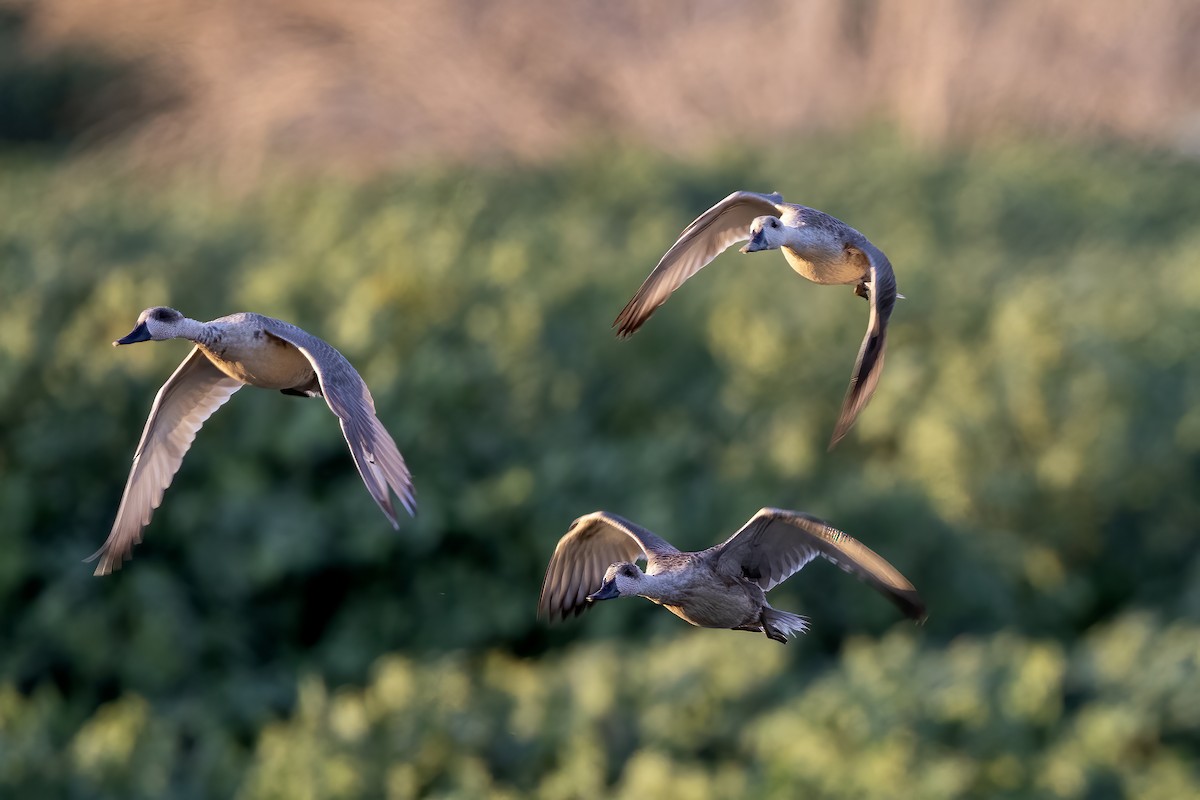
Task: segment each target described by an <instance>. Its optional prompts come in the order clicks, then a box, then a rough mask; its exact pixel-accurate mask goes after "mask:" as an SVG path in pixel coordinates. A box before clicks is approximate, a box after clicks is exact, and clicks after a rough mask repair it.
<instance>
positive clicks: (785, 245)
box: [613, 192, 903, 450]
mask: <svg viewBox="0 0 1200 800" xmlns="http://www.w3.org/2000/svg"><path fill="white" fill-rule="evenodd" d="M738 242H747V244H746V245H745V246H743V247H742V252H743V253H756V252H758V251H759V250H782V251H783V255H784V258H786V259H787V262H788V264H789V265H791V267H792V269H793V270H795V271H796V272H798V273H800V275H802V276H803V277H805V278H808V279H809V280H810V281H813V282H814V283H825V284H853V285H854V292H855V294H857V295H859V296H860V297H863V298H866V300H867V301H868V302H869V303H870V307H871V311H870V317H869V318H868V321H867V334H866V337H865V338H864V339H863V342H862V346H861V347H860V348H859V350H858V360H857V361H856V362H855V364H854V372H853V373H852V374H851V376H850V388H849V390H847V392H846V397H845V400H844V401H843V402H842V410H841V413H840V414H838V419H837V423H836V425H835V426H834V430H833V437H832V438H831V439H830V442H829V449H831V450H832V449H833V448H834V446H835V445H837V443H838V442H839V441H841V439H842V437H843V436H845V435H846V433H847V432H848V431H849V430H850V426H852V425H853V424H854V420H855V419H857V418H858V414H859V412H860V411H862V409H863V407H864V406H866V404H867V401H868V400H870V399H871V395H872V394H874V392H875V387H876V386H877V385H878V384H879V376H880V374H881V373H882V371H883V355H884V346H885V344H886V342H887V324H888V318H889V317H891V315H892V307H893V306H894V305H895V304H896V298H897V297H898V296H903V295H897V293H896V276H895V275H894V274H893V273H892V265H891V262H889V261H888V259H887V256H885V255H884V254H883V252H882V251H881V250H880V249H879V248H877V247H876V246H875V245H873V244H871V242H870V241H869V240H868V239H867V237H865V236H863V235H862V234H861V233H859V232H858V231H856V230H855V229H854V228H851V227H850V226H849V225H847V224H846V223H844V222H842V221H841V220H839V219H837V218H836V217H832V216H830V215H829V214H826V213H825V212H823V211H818V210H817V209H815V208H808V207H807V206H799V205H795V204H792V203H785V202H783V197H782V196H780V195H778V194H758V193H756V192H734V193H733V194H731V195H729V196H728V197H726V198H725V199H724V200H722V201H721V202H719V203H717V204H716V205H715V206H713V207H712V208H710V209H709V210H708V211H705V212H704V213H703V214H701V215H700V216H699V217H698V218H697V219H696V220H695V221H694V222H693V223H692V224H691V225H688V226H687V227H686V228H684V230H683V233H682V234H680V235H679V239H678V240H677V241H676V242H675V244H673V245H672V246H671V249H670V250H668V251H667V253H666V255H664V256H663V257H662V259H661V260H660V261H659V262H658V266H656V267H655V268H654V270H653V271H652V272H651V273H650V275H649V277H647V278H646V280H645V282H643V283H642V286H641V288H640V289H638V290H637V293H636V294H635V295H634V296H633V299H631V300H630V301H629V302H628V303H627V304H626V305H625V308H624V309H622V311H621V313H620V314H619V315H618V316H617V319H616V320H615V321H614V322H613V327H615V328H616V329H617V335H618V336H620V337H622V338H624V337H627V336H630V335H632V334H633V332H634V331H636V330H637V329H638V328H640V327H641V326H642V324H643V323H644V322H645V321H646V320H647V319H649V318H650V315H651V314H653V313H654V310H655V309H657V308H658V307H659V306H661V305H662V304H663V303H665V302H666V301H667V298H668V297H669V296H670V295H671V292H673V291H675V290H676V289H678V288H679V287H680V286H681V285H682V284H683V282H684V281H686V280H687V279H688V278H690V277H692V276H693V275H695V274H696V273H697V272H699V271H700V270H701V269H702V268H703V267H705V266H706V265H707V264H708V263H709V262H711V261H712V260H713V259H714V258H716V257H717V256H718V255H720V254H721V253H722V252H723V251H724V250H726V249H727V248H728V247H730V246H731V245H734V244H737V243H738Z"/></svg>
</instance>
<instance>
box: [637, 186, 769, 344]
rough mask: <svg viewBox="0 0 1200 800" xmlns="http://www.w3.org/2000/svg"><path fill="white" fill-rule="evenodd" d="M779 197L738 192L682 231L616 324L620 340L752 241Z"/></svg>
mask: <svg viewBox="0 0 1200 800" xmlns="http://www.w3.org/2000/svg"><path fill="white" fill-rule="evenodd" d="M782 203H783V197H781V196H780V195H778V194H769V195H768V194H759V193H757V192H734V193H732V194H731V195H729V196H728V197H726V198H725V199H724V200H722V201H721V202H719V203H717V204H716V205H714V206H713V207H712V208H710V209H708V210H707V211H705V212H704V213H703V214H701V215H700V216H699V217H697V218H696V219H695V220H693V221H692V223H691V224H690V225H688V226H687V227H686V228H684V229H683V233H681V234H679V238H678V239H676V240H675V244H673V245H671V248H670V249H669V250H667V252H666V253H665V254H664V255H663V257H662V258H661V259H659V261H658V264H657V265H655V267H654V269H653V270H651V271H650V274H649V275H648V276H647V277H646V280H644V281H643V282H642V285H641V287H639V288H638V290H637V292H636V293H634V295H633V297H632V298H631V299H630V300H629V302H628V303H626V304H625V307H624V308H623V309H621V313H620V314H618V315H617V318H616V319H615V320H614V321H613V327H614V328H616V329H617V336H618V338H622V339H624V338H626V337H628V336H632V335H633V333H634V332H635V331H637V329H638V328H640V327H641V326H642V325H643V324H644V323H645V322H646V320H648V319H649V318H650V315H651V314H653V313H654V311H655V310H656V309H657V308H658V307H659V306H661V305H662V304H663V303H665V302H666V301H667V298H668V297H670V295H671V293H672V292H674V291H675V290H676V289H678V288H679V287H680V286H682V285H683V283H684V282H685V281H686V280H687V279H688V278H690V277H692V276H693V275H695V274H696V273H697V272H699V271H700V270H701V269H703V268H704V267H706V266H708V264H710V263H711V262H712V260H713V259H715V258H716V257H717V256H718V255H720V254H721V253H722V252H723V251H725V250H726V249H728V248H729V247H730V246H732V245H734V244H736V243H738V242H742V241H745V240H747V239H749V238H750V223H751V222H753V221H754V219H755V217H760V216H763V215H765V214H775V213H779V208H780V204H782Z"/></svg>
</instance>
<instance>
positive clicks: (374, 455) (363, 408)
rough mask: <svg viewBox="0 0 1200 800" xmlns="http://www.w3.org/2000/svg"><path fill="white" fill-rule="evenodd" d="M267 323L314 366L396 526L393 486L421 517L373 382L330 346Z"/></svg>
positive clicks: (370, 485)
mask: <svg viewBox="0 0 1200 800" xmlns="http://www.w3.org/2000/svg"><path fill="white" fill-rule="evenodd" d="M262 322H263V327H264V328H265V329H266V331H267V333H269V334H271V335H272V336H277V337H278V338H280V339H282V340H284V341H285V342H287V343H288V344H291V345H293V346H294V347H296V349H298V350H299V351H300V352H301V353H303V354H304V356H305V358H307V359H308V361H309V363H310V364H312V367H313V371H314V372H316V373H317V380H318V381H319V382H320V384H321V394H322V395H324V397H325V402H326V403H327V404H328V405H329V409H330V410H331V411H332V412H333V413H334V414H335V415H336V416H337V418H338V420H339V421H340V422H341V425H342V434H343V435H344V436H345V437H346V444H347V445H349V447H350V455H352V456H353V457H354V463H355V465H356V466H357V467H358V474H359V475H361V476H362V480H363V483H364V484H366V487H367V491H368V492H370V493H371V497H373V498H375V502H376V503H378V504H379V508H380V509H381V510H382V511H383V513H384V515H385V516H386V517H387V518H388V522H390V523H391V524H392V527H393V528H399V527H400V523H399V521H398V520H397V519H396V509H395V507H394V506H393V505H392V497H391V494H390V492H389V491H388V488H389V487H391V491H392V492H395V493H396V496H397V497H399V498H400V503H401V504H402V505H403V506H404V508H405V510H407V511H408V513H409V514H415V513H416V509H417V501H416V496H415V494H414V491H413V483H412V475H410V474H409V471H408V466H407V465H406V464H405V463H404V458H403V457H402V456H401V455H400V450H399V448H397V447H396V442H395V441H394V440H393V439H392V436H391V434H389V433H388V432H387V429H386V428H384V427H383V423H382V422H380V421H379V418H378V417H376V416H375V400H374V399H373V398H372V397H371V392H370V391H369V390H368V389H367V384H366V383H364V382H363V379H362V377H361V376H360V375H359V374H358V371H357V370H355V369H354V367H353V366H352V365H351V364H350V362H349V361H348V360H346V357H345V356H343V355H342V354H341V353H339V352H338V351H337V350H336V349H335V348H334V347H332V346H331V345H330V344H329V343H328V342H325V341H323V340H322V339H319V338H317V337H316V336H313V335H312V334H311V333H308V332H307V331H305V330H303V329H301V328H297V327H296V326H295V325H292V324H290V323H287V322H283V321H281V320H277V319H271V318H270V317H263V318H262Z"/></svg>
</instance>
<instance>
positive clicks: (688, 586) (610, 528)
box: [538, 508, 925, 644]
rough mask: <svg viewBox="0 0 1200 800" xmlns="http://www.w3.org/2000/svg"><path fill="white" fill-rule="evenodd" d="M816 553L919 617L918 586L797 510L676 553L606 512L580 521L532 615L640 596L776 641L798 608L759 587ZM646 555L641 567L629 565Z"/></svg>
mask: <svg viewBox="0 0 1200 800" xmlns="http://www.w3.org/2000/svg"><path fill="white" fill-rule="evenodd" d="M817 556H821V557H822V558H825V559H827V560H829V561H832V562H833V563H834V564H836V565H838V566H839V567H841V568H842V569H844V570H845V571H847V572H849V573H851V574H852V575H855V576H857V577H858V578H860V579H861V580H863V581H866V582H867V583H868V584H870V585H871V586H872V587H874V588H875V590H876V591H878V592H879V593H880V594H882V595H883V596H884V597H886V598H887V599H888V600H891V601H892V602H893V603H895V604H896V605H897V606H898V607H899V608H900V610H901V611H903V612H904V614H905V615H906V616H908V617H911V618H912V619H915V620H917V621H922V620H924V619H925V604H924V603H923V602H922V601H921V598H920V597H919V596H918V595H917V590H916V589H915V588H913V585H912V584H911V583H909V582H908V579H907V578H905V577H904V576H903V575H901V574H900V572H899V571H897V570H896V568H895V567H893V566H892V565H891V564H889V563H888V562H887V561H885V560H884V559H883V557H881V556H880V555H878V554H877V553H875V551H873V550H871V549H870V548H869V547H867V546H866V545H864V544H862V543H861V542H859V541H858V540H857V539H854V538H853V537H851V536H849V535H848V534H846V533H843V532H842V531H839V530H838V529H837V528H834V527H832V526H830V525H829V524H827V523H825V522H823V521H822V520H819V519H817V518H816V517H813V516H810V515H808V514H804V513H802V512H799V511H784V510H782V509H778V508H764V509H762V510H761V511H759V512H758V513H757V514H755V515H754V516H753V517H751V518H750V521H749V522H747V523H746V524H745V525H743V526H742V529H741V530H739V531H738V532H737V533H735V534H733V536H731V537H729V539H728V540H726V541H725V542H723V543H722V544H719V545H716V546H715V547H710V548H709V549H707V550H701V551H699V552H695V553H685V552H681V551H680V550H678V549H677V548H675V547H674V546H673V545H671V544H670V543H669V542H667V541H666V540H664V539H662V538H660V537H658V536H656V535H654V534H653V533H651V532H650V531H648V530H646V529H645V528H642V527H639V526H637V525H635V524H633V523H632V522H630V521H629V520H627V519H624V518H622V517H619V516H617V515H616V514H610V513H608V512H607V511H595V512H593V513H591V514H588V515H587V516H584V517H580V518H579V519H577V520H575V522H573V523H572V524H571V527H570V529H569V530H568V531H567V532H566V534H565V535H564V536H563V537H562V539H560V540H559V542H558V546H557V547H555V548H554V555H553V556H551V557H550V565H549V566H548V567H547V568H546V578H545V580H544V581H543V582H542V595H541V598H540V599H539V601H538V615H539V616H541V617H544V618H547V619H549V620H551V621H553V620H559V619H566V618H567V617H568V616H571V615H575V614H580V613H582V612H583V611H584V610H586V609H587V608H589V607H590V606H591V605H592V604H593V603H596V602H598V601H600V600H609V599H612V598H614V597H633V596H639V597H645V598H646V599H647V600H650V601H652V602H654V603H658V604H659V605H662V606H664V607H666V609H667V610H668V611H670V612H671V613H672V614H674V615H675V616H677V617H680V618H682V619H683V620H685V621H687V622H690V623H691V624H693V625H696V626H698V627H701V628H730V629H733V630H738V631H754V632H761V633H765V634H766V635H767V636H768V637H769V638H771V639H774V640H775V641H777V642H783V643H784V644H786V643H787V639H788V637H789V636H794V635H796V634H798V633H803V632H805V631H806V630H808V620H807V619H806V618H805V617H802V616H800V615H799V614H792V613H789V612H787V611H779V610H778V609H775V608H772V607H771V605H770V604H769V603H768V602H767V598H766V593H767V592H769V591H770V590H771V589H773V588H774V587H775V586H778V585H779V584H780V583H783V581H785V580H787V579H788V578H789V577H791V576H792V575H794V574H796V573H797V572H799V571H800V570H801V568H803V567H804V565H805V564H807V563H808V562H810V561H812V560H813V559H814V558H816V557H817ZM640 559H645V560H646V571H645V572H643V571H642V570H640V569H639V568H638V567H637V565H636V564H634V563H633V562H634V561H636V560H640Z"/></svg>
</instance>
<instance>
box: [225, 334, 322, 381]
mask: <svg viewBox="0 0 1200 800" xmlns="http://www.w3.org/2000/svg"><path fill="white" fill-rule="evenodd" d="M201 347H202V348H203V349H204V351H205V355H207V356H208V357H209V359H210V360H211V361H212V362H213V363H214V364H216V365H217V368H218V369H220V370H221V371H222V372H224V373H225V374H226V375H228V376H229V377H231V378H234V379H236V380H239V381H242V382H243V383H248V384H250V385H251V386H257V387H259V388H261V389H293V388H299V387H305V386H310V385H312V384H313V383H314V382H315V380H316V373H315V372H314V371H313V368H312V364H310V363H309V361H308V358H306V357H305V355H304V354H303V353H301V352H300V351H299V350H298V349H297V348H296V347H295V346H293V345H291V344H289V343H288V342H285V341H284V340H283V339H280V338H279V337H277V336H272V335H271V334H270V333H267V332H266V331H264V330H262V329H261V328H257V327H255V328H253V329H252V330H226V331H222V332H221V333H219V334H217V335H216V336H214V337H213V338H212V340H211V341H210V342H208V343H207V344H206V345H201Z"/></svg>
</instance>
